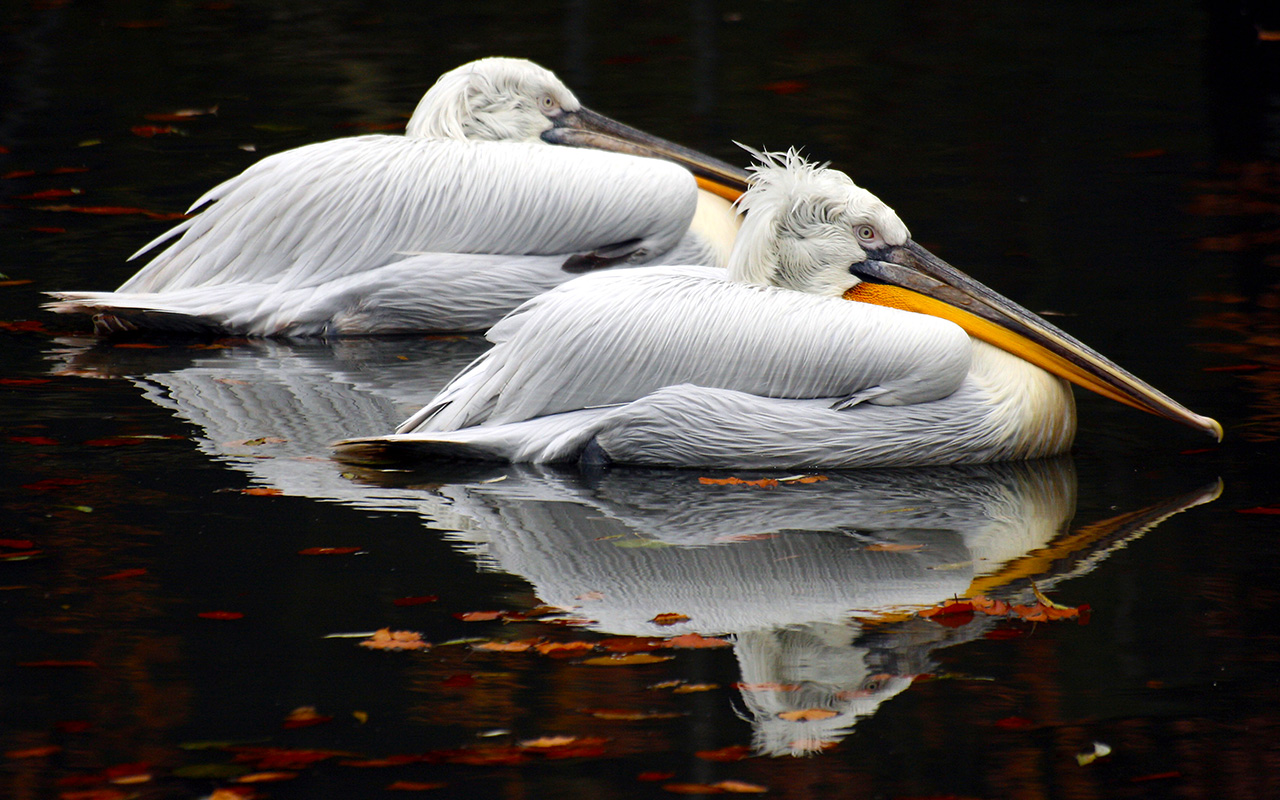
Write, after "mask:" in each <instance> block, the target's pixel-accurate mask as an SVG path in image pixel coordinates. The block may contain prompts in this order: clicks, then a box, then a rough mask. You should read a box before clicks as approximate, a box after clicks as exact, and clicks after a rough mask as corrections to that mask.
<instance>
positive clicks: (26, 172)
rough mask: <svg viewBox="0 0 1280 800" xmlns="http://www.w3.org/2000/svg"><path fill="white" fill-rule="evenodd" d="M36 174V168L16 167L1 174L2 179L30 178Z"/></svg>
mask: <svg viewBox="0 0 1280 800" xmlns="http://www.w3.org/2000/svg"><path fill="white" fill-rule="evenodd" d="M35 174H36V171H35V170H34V169H15V170H13V171H12V172H6V173H5V174H3V175H0V179H4V180H13V179H14V178H30V177H32V176H34V175H35Z"/></svg>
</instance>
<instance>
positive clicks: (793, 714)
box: [778, 708, 837, 722]
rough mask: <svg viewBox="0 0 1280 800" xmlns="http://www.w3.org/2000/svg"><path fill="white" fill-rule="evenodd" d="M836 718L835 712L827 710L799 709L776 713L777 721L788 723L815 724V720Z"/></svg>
mask: <svg viewBox="0 0 1280 800" xmlns="http://www.w3.org/2000/svg"><path fill="white" fill-rule="evenodd" d="M834 716H837V714H836V712H835V711H832V710H831V709H829V708H801V709H797V710H795V711H781V712H779V713H778V717H779V719H785V720H787V721H788V722H816V721H817V720H823V719H831V718H832V717H834Z"/></svg>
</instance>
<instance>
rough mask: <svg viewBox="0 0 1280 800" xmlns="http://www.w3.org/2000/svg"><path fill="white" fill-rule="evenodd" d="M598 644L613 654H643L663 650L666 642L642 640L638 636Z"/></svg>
mask: <svg viewBox="0 0 1280 800" xmlns="http://www.w3.org/2000/svg"><path fill="white" fill-rule="evenodd" d="M596 644H597V645H598V646H599V647H603V648H604V649H605V650H608V651H610V652H613V653H643V652H645V651H648V650H659V649H661V648H662V646H663V645H664V644H666V640H665V639H642V638H640V637H638V636H627V637H621V636H619V637H615V638H612V639H601V640H600V641H598V642H596Z"/></svg>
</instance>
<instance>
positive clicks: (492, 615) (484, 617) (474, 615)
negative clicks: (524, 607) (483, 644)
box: [453, 611, 507, 622]
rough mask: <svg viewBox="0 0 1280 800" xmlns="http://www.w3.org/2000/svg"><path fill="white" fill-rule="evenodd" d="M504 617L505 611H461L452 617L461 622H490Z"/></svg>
mask: <svg viewBox="0 0 1280 800" xmlns="http://www.w3.org/2000/svg"><path fill="white" fill-rule="evenodd" d="M506 615H507V612H506V611H462V612H459V613H456V614H454V615H453V616H454V618H455V619H460V620H462V621H463V622H492V621H493V620H495V619H502V618H503V617H504V616H506Z"/></svg>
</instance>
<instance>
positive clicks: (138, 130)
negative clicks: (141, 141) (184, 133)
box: [129, 125, 181, 139]
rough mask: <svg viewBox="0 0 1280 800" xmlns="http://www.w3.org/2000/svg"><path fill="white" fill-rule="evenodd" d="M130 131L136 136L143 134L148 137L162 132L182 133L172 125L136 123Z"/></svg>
mask: <svg viewBox="0 0 1280 800" xmlns="http://www.w3.org/2000/svg"><path fill="white" fill-rule="evenodd" d="M129 132H130V133H132V134H133V135H134V136H142V137H144V138H147V139H150V138H151V137H152V136H158V135H160V134H162V133H181V131H179V130H178V129H177V128H175V127H173V126H172V125H134V126H133V127H132V128H130V129H129Z"/></svg>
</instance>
